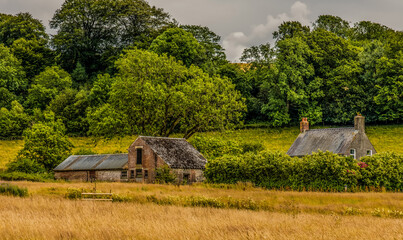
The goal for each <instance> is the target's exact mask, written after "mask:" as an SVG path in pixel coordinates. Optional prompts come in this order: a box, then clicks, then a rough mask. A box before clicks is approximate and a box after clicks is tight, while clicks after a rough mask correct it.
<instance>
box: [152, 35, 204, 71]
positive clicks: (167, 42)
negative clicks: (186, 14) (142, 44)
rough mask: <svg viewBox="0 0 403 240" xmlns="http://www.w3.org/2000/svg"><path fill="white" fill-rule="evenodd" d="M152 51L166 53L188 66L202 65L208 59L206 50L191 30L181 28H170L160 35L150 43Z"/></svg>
mask: <svg viewBox="0 0 403 240" xmlns="http://www.w3.org/2000/svg"><path fill="white" fill-rule="evenodd" d="M149 50H150V51H153V52H155V53H158V54H159V55H161V54H164V53H166V54H167V55H168V56H172V57H175V59H176V60H178V61H182V62H183V64H184V65H185V66H187V67H190V65H192V64H193V65H196V66H201V65H202V64H203V63H204V62H205V61H206V55H205V54H206V50H205V49H204V47H203V46H202V45H201V44H200V43H199V42H198V41H197V40H196V39H195V38H194V37H193V35H192V34H191V33H189V32H186V31H185V30H183V29H181V28H170V29H168V30H166V31H165V32H164V33H162V34H161V35H160V36H158V37H157V38H156V39H155V40H154V41H153V42H152V43H151V45H150V48H149Z"/></svg>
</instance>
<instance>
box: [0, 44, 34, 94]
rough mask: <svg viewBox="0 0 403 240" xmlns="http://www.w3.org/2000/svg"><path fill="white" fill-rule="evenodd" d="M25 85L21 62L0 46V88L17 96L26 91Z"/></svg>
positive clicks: (7, 49)
mask: <svg viewBox="0 0 403 240" xmlns="http://www.w3.org/2000/svg"><path fill="white" fill-rule="evenodd" d="M27 84H28V83H27V80H26V79H25V73H24V71H23V69H22V67H21V62H20V61H19V60H18V59H17V58H16V57H15V56H14V55H13V54H12V53H11V51H10V49H9V48H7V47H5V46H4V45H3V44H0V88H5V89H7V90H8V91H9V92H10V93H14V94H16V95H19V94H22V93H24V91H26V87H27Z"/></svg>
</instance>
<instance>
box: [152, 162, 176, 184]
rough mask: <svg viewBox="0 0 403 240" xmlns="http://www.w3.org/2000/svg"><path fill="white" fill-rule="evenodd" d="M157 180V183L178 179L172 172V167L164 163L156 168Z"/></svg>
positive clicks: (171, 181)
mask: <svg viewBox="0 0 403 240" xmlns="http://www.w3.org/2000/svg"><path fill="white" fill-rule="evenodd" d="M155 173H156V175H155V181H156V182H157V183H173V182H175V180H176V175H175V174H174V173H173V172H171V169H170V168H169V167H168V166H167V165H164V166H162V167H160V168H156V169H155Z"/></svg>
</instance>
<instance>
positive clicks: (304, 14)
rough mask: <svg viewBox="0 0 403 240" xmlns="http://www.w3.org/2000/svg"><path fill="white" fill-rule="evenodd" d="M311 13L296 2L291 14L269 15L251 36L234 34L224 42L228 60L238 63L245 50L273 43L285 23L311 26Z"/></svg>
mask: <svg viewBox="0 0 403 240" xmlns="http://www.w3.org/2000/svg"><path fill="white" fill-rule="evenodd" d="M309 14H310V11H309V9H308V7H307V5H306V4H305V3H302V2H300V1H296V2H295V3H294V4H293V5H292V6H291V9H290V13H288V14H287V13H281V14H278V15H277V16H273V15H268V16H267V19H266V23H263V24H259V25H257V26H252V27H251V31H250V33H249V34H245V33H243V32H233V33H231V34H229V35H228V36H226V37H225V38H224V40H223V47H224V48H225V50H226V54H227V58H228V59H229V60H230V61H234V62H235V61H238V60H239V58H240V57H241V55H242V52H243V50H244V49H245V48H247V47H250V46H253V45H259V44H263V43H267V42H272V41H273V38H272V34H273V32H274V31H276V30H277V27H278V26H279V25H280V24H281V23H282V22H285V21H299V22H301V23H302V24H304V25H308V24H309V19H308V16H309Z"/></svg>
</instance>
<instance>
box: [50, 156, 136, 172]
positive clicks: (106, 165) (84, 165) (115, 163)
mask: <svg viewBox="0 0 403 240" xmlns="http://www.w3.org/2000/svg"><path fill="white" fill-rule="evenodd" d="M128 159H129V158H128V154H127V153H123V154H104V155H72V156H70V157H68V158H67V159H66V160H64V161H63V162H62V163H60V164H59V166H57V167H56V168H55V169H54V171H88V170H119V169H123V168H124V167H125V165H127V162H128Z"/></svg>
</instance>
